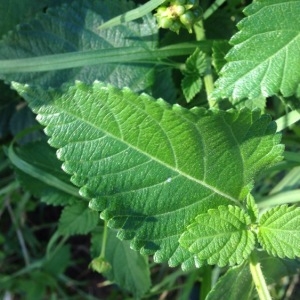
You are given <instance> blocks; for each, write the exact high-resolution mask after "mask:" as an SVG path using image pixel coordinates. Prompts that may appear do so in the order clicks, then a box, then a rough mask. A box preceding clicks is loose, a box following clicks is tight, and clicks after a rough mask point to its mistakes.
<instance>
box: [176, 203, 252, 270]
mask: <svg viewBox="0 0 300 300" xmlns="http://www.w3.org/2000/svg"><path fill="white" fill-rule="evenodd" d="M250 224H251V219H250V216H249V215H248V214H246V213H245V211H244V210H242V209H241V208H239V207H237V206H231V205H229V206H228V207H226V206H220V207H218V209H210V210H208V212H207V213H205V214H201V215H198V216H197V217H196V222H195V223H192V224H191V225H189V226H188V227H187V230H186V232H184V233H183V235H182V236H181V237H180V240H179V243H180V245H181V246H183V247H184V248H187V249H188V250H189V251H190V252H191V253H193V254H195V255H196V256H197V257H198V258H199V260H200V261H207V262H208V263H209V264H211V265H215V264H217V265H219V266H221V267H223V266H225V265H228V264H229V265H236V264H240V263H241V262H242V261H243V260H244V259H246V258H247V257H248V256H249V254H250V253H251V251H252V250H253V249H254V244H255V236H254V234H253V232H252V231H250V229H249V227H250V226H249V225H250Z"/></svg>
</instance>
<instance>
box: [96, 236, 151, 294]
mask: <svg viewBox="0 0 300 300" xmlns="http://www.w3.org/2000/svg"><path fill="white" fill-rule="evenodd" d="M101 241H102V233H100V232H94V233H93V234H92V245H93V249H94V251H93V252H94V253H100V246H101ZM95 245H98V247H97V246H95ZM129 246H130V244H129V242H128V241H121V240H120V239H118V238H117V237H116V232H114V231H113V230H108V232H107V242H106V249H105V259H106V261H107V262H108V263H109V264H110V266H111V268H110V269H109V271H107V272H105V273H104V276H105V277H107V278H108V279H109V280H110V281H113V282H115V283H116V284H118V285H119V286H120V287H121V288H123V289H125V290H127V291H129V292H131V293H132V294H133V295H134V296H135V297H136V298H138V299H140V298H141V296H143V295H144V294H145V293H146V292H147V291H148V290H149V289H150V285H151V281H150V272H149V265H148V259H147V258H146V257H145V256H143V255H141V254H140V253H139V252H137V251H133V250H132V249H130V247H129ZM95 248H98V249H97V250H96V249H95Z"/></svg>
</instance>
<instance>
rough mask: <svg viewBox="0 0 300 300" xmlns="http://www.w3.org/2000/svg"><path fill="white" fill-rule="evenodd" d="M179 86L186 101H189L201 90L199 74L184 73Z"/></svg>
mask: <svg viewBox="0 0 300 300" xmlns="http://www.w3.org/2000/svg"><path fill="white" fill-rule="evenodd" d="M181 88H182V91H183V94H184V97H185V99H186V101H187V102H188V103H189V102H190V101H191V100H192V99H193V98H194V97H195V96H196V94H198V93H199V92H200V91H201V88H202V80H201V78H200V75H197V74H196V75H193V74H190V75H185V76H184V78H183V79H182V81H181Z"/></svg>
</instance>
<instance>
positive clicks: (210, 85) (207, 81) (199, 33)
mask: <svg viewBox="0 0 300 300" xmlns="http://www.w3.org/2000/svg"><path fill="white" fill-rule="evenodd" d="M194 31H195V35H196V40H197V41H203V40H205V30H204V26H203V21H202V20H200V21H198V22H197V23H196V24H195V25H194ZM203 80H204V85H205V90H206V95H207V101H208V105H209V107H210V108H212V107H215V106H216V104H217V103H216V101H215V100H212V99H210V97H209V95H210V94H211V93H212V91H213V90H214V80H213V76H212V70H211V58H210V57H209V56H208V55H206V72H205V74H204V77H203Z"/></svg>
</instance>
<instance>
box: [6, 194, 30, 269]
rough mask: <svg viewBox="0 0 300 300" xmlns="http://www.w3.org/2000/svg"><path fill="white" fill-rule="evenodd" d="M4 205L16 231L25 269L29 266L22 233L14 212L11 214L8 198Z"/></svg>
mask: <svg viewBox="0 0 300 300" xmlns="http://www.w3.org/2000/svg"><path fill="white" fill-rule="evenodd" d="M5 203H6V207H7V210H8V213H9V215H10V218H11V220H12V223H13V225H14V226H15V230H16V233H17V237H18V240H19V244H20V247H21V250H22V254H23V258H24V262H25V265H26V267H28V266H29V265H30V258H29V254H28V250H27V247H26V244H25V240H24V237H23V234H22V231H21V229H20V228H19V225H18V223H17V220H16V218H15V215H14V212H13V210H12V207H11V205H10V199H9V197H7V198H6V201H5Z"/></svg>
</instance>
